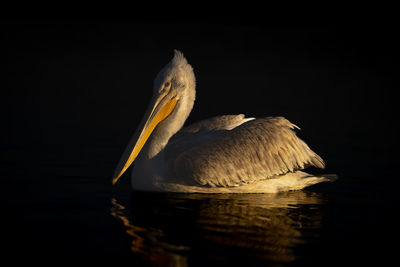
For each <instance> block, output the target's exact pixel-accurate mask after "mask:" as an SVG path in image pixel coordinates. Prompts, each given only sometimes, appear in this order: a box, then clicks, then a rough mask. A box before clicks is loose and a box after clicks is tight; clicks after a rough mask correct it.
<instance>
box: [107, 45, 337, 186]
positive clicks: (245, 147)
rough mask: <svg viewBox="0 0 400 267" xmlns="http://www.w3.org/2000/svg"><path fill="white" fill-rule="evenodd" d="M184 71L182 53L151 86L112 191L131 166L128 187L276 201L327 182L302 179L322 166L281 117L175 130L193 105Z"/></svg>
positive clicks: (238, 118) (224, 120) (224, 119)
mask: <svg viewBox="0 0 400 267" xmlns="http://www.w3.org/2000/svg"><path fill="white" fill-rule="evenodd" d="M195 87H196V82H195V75H194V72H193V68H192V66H191V65H190V64H189V63H188V62H187V60H186V58H185V57H184V55H183V53H182V52H180V51H177V50H175V51H174V57H173V59H172V60H171V61H170V62H169V63H168V64H167V65H166V66H165V67H164V68H163V69H162V70H161V71H160V72H159V73H158V75H157V76H156V78H155V80H154V87H153V97H152V99H151V103H150V106H149V107H148V109H147V111H146V112H145V115H144V117H143V119H142V121H141V123H140V125H139V127H138V129H137V130H136V132H135V134H134V135H133V137H132V139H131V140H130V142H129V144H128V146H127V147H126V149H125V152H124V153H123V155H122V157H121V159H120V161H119V164H118V166H117V168H116V170H115V173H114V176H113V180H112V183H113V184H115V183H116V182H117V180H118V179H119V178H120V177H121V175H122V174H123V173H124V172H125V171H126V170H127V169H128V167H129V166H130V165H131V164H132V163H133V162H134V161H135V163H134V164H133V165H134V166H133V170H132V179H131V183H132V187H133V189H135V190H143V191H167V192H184V193H276V192H281V191H288V190H298V189H302V188H304V187H306V186H309V185H312V184H315V183H319V182H323V181H328V180H330V179H331V177H329V176H328V175H325V176H314V175H310V174H307V173H305V172H302V171H301V170H303V169H304V168H306V167H307V166H315V167H317V168H324V167H325V163H324V161H323V159H322V158H321V157H320V156H318V155H317V154H316V153H315V152H314V151H312V150H311V149H310V148H309V147H308V145H307V144H306V143H305V142H304V141H303V140H301V139H300V138H298V137H297V136H296V133H295V131H294V129H295V128H297V129H299V127H297V126H296V125H294V124H293V123H291V122H290V121H288V120H287V119H285V118H283V117H266V118H260V119H255V118H246V117H245V116H244V115H243V114H240V115H224V116H218V117H213V118H210V119H206V120H202V121H199V122H197V123H194V124H192V125H190V126H187V127H184V128H182V127H183V125H184V122H185V120H186V119H187V118H188V116H189V114H190V112H191V110H192V108H193V104H194V101H195V96H196V89H195Z"/></svg>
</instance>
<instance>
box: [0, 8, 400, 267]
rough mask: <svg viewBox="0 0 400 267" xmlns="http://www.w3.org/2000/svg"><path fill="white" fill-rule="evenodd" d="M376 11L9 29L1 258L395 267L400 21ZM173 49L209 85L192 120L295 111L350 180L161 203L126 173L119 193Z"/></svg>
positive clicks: (0, 140)
mask: <svg viewBox="0 0 400 267" xmlns="http://www.w3.org/2000/svg"><path fill="white" fill-rule="evenodd" d="M373 8H374V10H371V11H372V12H355V13H357V14H361V13H362V14H365V16H366V17H365V18H360V19H358V18H356V17H355V15H356V14H355V13H354V14H353V13H351V16H350V18H348V19H347V20H346V19H343V17H342V16H340V15H338V14H335V20H336V21H334V20H332V21H331V20H329V21H328V23H325V24H324V23H320V21H319V20H316V21H315V22H314V24H312V25H299V21H297V20H296V21H294V23H293V24H281V25H276V24H271V23H268V22H263V21H258V20H257V19H256V20H255V21H253V22H251V21H246V22H245V21H241V20H242V19H243V16H242V14H241V15H240V16H237V18H235V19H234V20H233V21H231V22H229V21H227V20H225V19H223V20H219V21H216V23H213V22H212V21H211V22H207V23H201V22H200V21H197V22H196V21H188V22H182V23H181V22H178V21H169V22H168V21H162V20H155V21H149V20H142V21H121V20H117V21H28V20H24V21H14V20H13V21H6V22H4V23H2V24H1V26H2V28H1V29H2V32H3V33H4V34H2V35H1V37H0V38H2V39H1V45H4V48H3V49H1V52H3V53H4V55H3V56H4V60H1V61H0V74H2V75H4V77H5V78H4V79H2V81H3V80H4V84H2V86H1V90H2V95H1V98H0V111H1V114H2V119H1V127H2V128H1V131H0V177H1V179H0V182H1V187H0V190H1V194H0V196H1V198H2V202H1V203H2V204H3V206H4V207H3V209H2V215H1V222H2V225H3V227H2V230H3V233H2V236H1V239H0V240H1V241H2V245H3V246H2V247H3V248H4V247H5V249H3V250H1V252H0V253H1V255H0V256H2V259H3V261H4V262H5V258H10V259H11V260H13V263H16V261H22V262H24V263H25V264H26V262H29V264H32V265H33V264H34V263H50V264H51V265H52V266H54V265H56V266H57V265H61V264H62V263H64V262H68V263H70V264H69V265H71V266H77V265H78V266H79V265H84V264H82V263H83V262H85V263H86V264H85V265H87V266H88V265H90V266H93V263H104V261H112V264H113V265H116V263H117V262H118V263H119V262H120V263H122V264H124V265H127V266H128V265H132V266H149V265H150V266H151V265H159V266H168V265H171V266H174V265H175V266H185V265H187V266H206V267H208V266H215V265H217V266H234V265H245V266H257V265H258V266H266V265H286V264H289V265H292V264H294V265H316V266H326V265H337V266H343V265H347V264H349V263H353V264H360V263H363V264H366V263H368V264H371V263H376V264H379V266H384V265H385V264H386V263H389V262H390V263H391V264H393V263H394V262H397V258H398V257H397V254H398V252H397V251H398V240H399V235H398V219H397V218H398V214H397V213H398V203H399V198H400V197H399V195H400V194H399V193H398V188H399V187H400V180H399V177H398V176H399V175H398V151H399V148H398V147H399V146H398V143H399V142H398V140H399V138H398V131H397V130H396V129H395V127H396V126H397V121H398V116H397V113H398V112H397V109H398V103H397V102H398V97H397V94H398V89H399V88H400V86H399V82H398V81H399V79H398V62H399V59H400V55H399V49H398V47H399V46H400V44H399V38H396V36H397V35H396V34H393V33H397V32H398V27H397V24H398V23H397V21H396V20H395V18H396V17H397V14H396V16H390V15H388V14H387V12H388V10H389V9H388V8H387V7H386V6H385V12H383V13H382V14H384V15H385V17H386V19H381V18H378V17H376V16H375V15H376V13H377V11H376V10H375V8H376V7H375V5H374V6H373ZM393 10H397V9H393ZM166 14H168V15H167V16H164V17H168V18H175V17H177V16H173V12H172V13H171V15H170V13H168V12H167V13H166ZM371 14H373V15H372V16H371ZM218 15H220V14H218ZM202 17H203V16H202ZM235 17H236V16H235ZM261 17H262V18H264V17H265V14H264V13H263V14H262V16H261ZM353 20H354V21H353ZM285 21H286V19H285ZM173 49H179V50H181V51H182V52H183V53H184V54H185V56H186V57H187V59H188V61H189V62H190V64H191V65H192V66H193V68H194V71H195V75H196V86H197V87H196V91H197V92H196V103H195V105H194V109H193V111H192V113H191V115H190V117H189V118H188V120H187V121H186V122H185V123H186V125H189V124H191V123H193V122H196V121H199V120H202V119H205V118H210V117H213V116H217V115H225V114H241V113H243V114H245V115H246V116H248V117H257V118H261V117H266V116H284V117H285V118H287V119H289V120H290V121H291V122H293V123H294V124H296V125H298V126H299V127H301V129H302V130H301V131H298V132H297V134H298V136H299V137H300V138H302V139H303V140H304V141H305V142H306V143H307V144H308V145H309V146H310V147H311V148H312V149H313V150H314V151H315V152H316V153H318V154H319V155H320V156H321V157H322V158H323V159H324V160H326V163H327V169H326V170H325V172H326V173H335V174H338V175H339V180H338V181H336V182H334V183H327V184H320V185H315V186H313V187H311V188H308V189H307V190H303V191H296V192H287V193H281V194H273V195H270V194H265V195H188V194H154V193H139V192H132V190H131V189H130V181H129V180H130V170H128V171H127V174H126V175H124V176H123V177H122V178H121V179H120V181H119V182H118V184H117V185H116V186H115V187H113V186H112V185H111V176H112V174H113V171H114V168H115V167H116V165H117V163H118V160H119V158H120V156H121V154H122V152H123V151H124V147H125V146H126V144H127V143H128V141H129V139H130V137H131V136H132V134H133V133H134V131H135V129H136V127H137V125H138V124H139V123H140V120H141V118H142V116H143V113H144V112H145V110H146V108H147V105H148V102H149V100H150V98H151V94H152V84H153V79H154V77H155V76H156V74H157V73H158V71H159V70H160V69H161V68H162V67H163V66H164V65H165V64H166V63H167V62H169V61H170V59H171V57H172V55H173ZM311 171H314V172H315V173H316V172H317V171H318V170H311ZM87 263H90V264H87ZM122 264H121V265H122ZM14 265H16V264H14ZM102 266H104V264H103V265H102ZM357 266H358V265H357Z"/></svg>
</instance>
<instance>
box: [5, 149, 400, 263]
mask: <svg viewBox="0 0 400 267" xmlns="http://www.w3.org/2000/svg"><path fill="white" fill-rule="evenodd" d="M35 150H36V149H33V150H26V149H19V150H18V149H9V150H8V152H9V155H12V154H14V155H15V156H17V155H21V154H24V155H27V156H32V155H31V154H34V151H35ZM63 151H64V155H65V154H66V153H67V152H66V151H70V150H68V149H64V150H63ZM79 151H81V152H82V153H86V156H90V155H95V154H97V155H99V154H101V151H103V152H104V151H106V150H104V149H103V150H102V149H94V148H91V149H87V150H86V152H84V151H85V150H84V149H82V148H81V149H80V150H79ZM48 152H49V154H51V151H48ZM53 153H55V152H54V151H53ZM55 155H57V153H55ZM60 155H61V154H58V156H60ZM47 157H48V158H47V161H46V160H44V159H41V162H42V163H41V164H37V165H36V166H33V163H25V165H24V164H22V165H18V164H15V165H13V164H11V163H10V162H9V164H8V165H7V166H8V167H7V168H4V170H6V172H5V173H3V175H7V177H10V178H12V179H11V180H10V181H9V183H8V186H7V187H2V189H3V194H2V195H3V197H5V200H4V201H3V203H5V204H6V209H5V210H4V213H3V221H5V222H7V223H8V226H7V227H6V228H4V229H6V233H7V236H8V237H9V238H8V239H6V240H7V244H8V248H11V249H12V251H13V252H17V255H23V257H21V258H20V259H24V258H25V257H29V259H30V260H31V261H32V262H51V261H53V260H54V259H56V260H58V261H59V260H61V259H62V260H63V261H64V260H72V261H77V262H82V260H88V261H91V262H92V261H93V262H97V261H103V260H112V261H121V262H126V263H135V264H139V266H142V265H144V266H147V265H158V266H207V265H219V266H223V265H227V264H230V265H232V264H233V265H239V264H250V265H251V266H253V265H257V266H258V265H266V264H278V265H280V264H315V265H327V264H328V265H329V264H341V263H348V262H354V263H360V262H363V263H368V262H371V261H373V262H377V263H383V262H389V261H391V260H393V259H394V258H395V255H396V254H395V253H396V251H397V248H396V246H397V243H396V242H397V241H396V240H397V232H398V231H397V229H398V227H397V204H398V203H399V202H398V200H399V194H398V193H397V191H396V190H397V188H398V187H399V185H400V183H399V180H398V177H391V178H388V177H365V178H362V177H359V178H352V177H340V179H339V180H338V181H336V182H334V183H326V184H320V185H315V186H313V187H310V188H308V189H307V190H303V191H292V192H286V193H279V194H239V195H222V194H221V195H202V194H169V193H165V194H162V193H144V192H133V191H131V189H130V186H129V181H128V180H129V179H130V176H127V177H124V179H123V180H121V183H120V184H119V185H117V186H116V187H112V186H111V181H110V177H109V175H108V174H107V173H103V171H104V170H108V169H109V168H110V165H111V161H106V160H104V161H101V160H100V159H99V156H97V157H94V159H97V160H93V161H90V160H86V162H82V161H80V162H63V161H61V160H59V159H57V157H56V156H54V155H53V156H50V155H49V156H47ZM89 158H90V157H88V159H89ZM96 161H97V162H96ZM33 162H35V161H34V160H33ZM10 185H12V187H10ZM10 188H12V189H15V190H10ZM17 259H19V258H18V257H17ZM221 264H222V265H221ZM136 266H137V265H136Z"/></svg>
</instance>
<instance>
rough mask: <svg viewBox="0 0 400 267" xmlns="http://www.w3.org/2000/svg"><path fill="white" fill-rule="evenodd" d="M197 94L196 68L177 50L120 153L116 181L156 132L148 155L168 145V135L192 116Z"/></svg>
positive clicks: (159, 74) (155, 83) (156, 81)
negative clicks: (134, 130) (126, 144)
mask: <svg viewBox="0 0 400 267" xmlns="http://www.w3.org/2000/svg"><path fill="white" fill-rule="evenodd" d="M195 94H196V93H195V76H194V72H193V68H192V66H191V65H189V64H188V62H187V61H186V59H185V57H184V56H183V54H182V53H181V52H180V51H178V50H175V54H174V57H173V59H172V60H171V61H170V62H169V63H168V64H167V65H166V66H165V67H164V68H163V69H162V70H161V71H160V72H159V73H158V75H157V76H156V78H155V80H154V87H153V97H152V100H151V102H150V106H149V107H148V109H147V111H146V113H145V115H144V117H143V119H142V122H141V124H140V126H139V128H138V129H137V130H136V133H135V135H134V136H133V138H132V139H131V141H130V142H129V144H128V146H127V148H126V149H125V152H124V154H123V155H122V157H121V160H120V162H119V164H118V166H117V169H116V170H115V173H114V176H113V184H115V183H116V182H117V180H118V179H119V178H120V177H121V175H122V174H123V173H124V172H125V171H126V170H127V169H128V168H129V166H130V165H131V164H132V162H133V161H134V160H135V159H136V157H137V156H138V154H139V152H140V151H141V150H142V148H143V146H144V145H145V143H146V142H148V139H149V137H150V136H151V135H152V133H153V132H154V133H153V136H152V139H153V141H152V142H151V145H149V146H147V151H146V156H147V158H148V159H151V158H153V157H154V156H155V155H157V154H158V153H159V152H160V151H161V150H162V149H163V148H164V147H165V145H166V144H167V142H168V140H169V138H170V137H171V136H172V135H174V134H175V133H176V132H177V131H178V130H179V129H180V128H181V127H182V126H183V123H184V122H185V120H186V118H187V117H188V116H189V113H190V111H191V110H192V107H193V104H194V100H195ZM154 135H156V137H154Z"/></svg>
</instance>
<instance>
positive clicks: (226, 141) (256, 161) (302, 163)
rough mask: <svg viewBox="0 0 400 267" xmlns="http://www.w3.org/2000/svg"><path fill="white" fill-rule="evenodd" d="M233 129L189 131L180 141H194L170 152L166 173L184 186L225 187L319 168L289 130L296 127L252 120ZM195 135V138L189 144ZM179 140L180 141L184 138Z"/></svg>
mask: <svg viewBox="0 0 400 267" xmlns="http://www.w3.org/2000/svg"><path fill="white" fill-rule="evenodd" d="M242 119H243V118H242ZM238 125H239V126H237V127H232V128H231V129H223V130H215V129H214V130H213V129H212V127H210V126H208V127H207V128H208V129H206V130H205V129H203V131H200V130H197V131H196V130H193V129H192V130H193V131H192V133H190V131H189V132H188V133H186V134H184V135H185V136H186V140H195V139H197V140H196V141H193V142H192V143H191V144H189V145H188V144H186V145H184V146H181V147H180V148H181V149H170V151H175V153H172V154H171V153H169V154H167V156H168V155H169V157H170V160H169V162H170V163H169V164H170V172H169V173H170V174H171V175H173V176H175V178H178V179H183V180H185V181H186V182H188V183H192V182H195V183H198V184H201V185H209V186H212V187H215V186H222V187H230V186H239V185H241V184H246V183H251V182H255V181H259V180H263V179H268V178H271V177H274V176H277V175H281V174H285V173H288V172H294V171H296V170H301V169H304V168H305V167H307V166H310V165H312V166H315V167H318V168H324V167H325V164H324V161H323V160H322V158H321V157H320V156H318V155H317V154H316V153H315V152H314V151H312V150H311V149H310V148H309V147H308V146H307V144H306V143H305V142H304V141H303V140H301V139H300V138H298V137H297V136H296V133H295V132H294V131H293V128H298V127H297V126H296V125H294V124H292V123H291V122H289V121H288V120H286V119H285V118H283V117H267V118H262V119H255V120H251V121H246V123H243V124H238ZM193 128H196V127H193ZM217 128H218V127H217ZM189 130H190V129H189ZM213 131H214V134H212V132H213ZM196 133H197V135H198V136H197V138H190V135H193V137H194V136H195V135H196ZM177 137H179V136H177ZM179 139H180V140H181V141H184V139H185V137H182V136H181V137H180V138H179ZM172 141H173V140H172ZM176 141H178V138H177V139H176ZM173 143H174V142H172V145H171V147H173ZM177 143H182V144H183V143H184V142H176V144H177ZM183 148H185V149H183Z"/></svg>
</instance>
